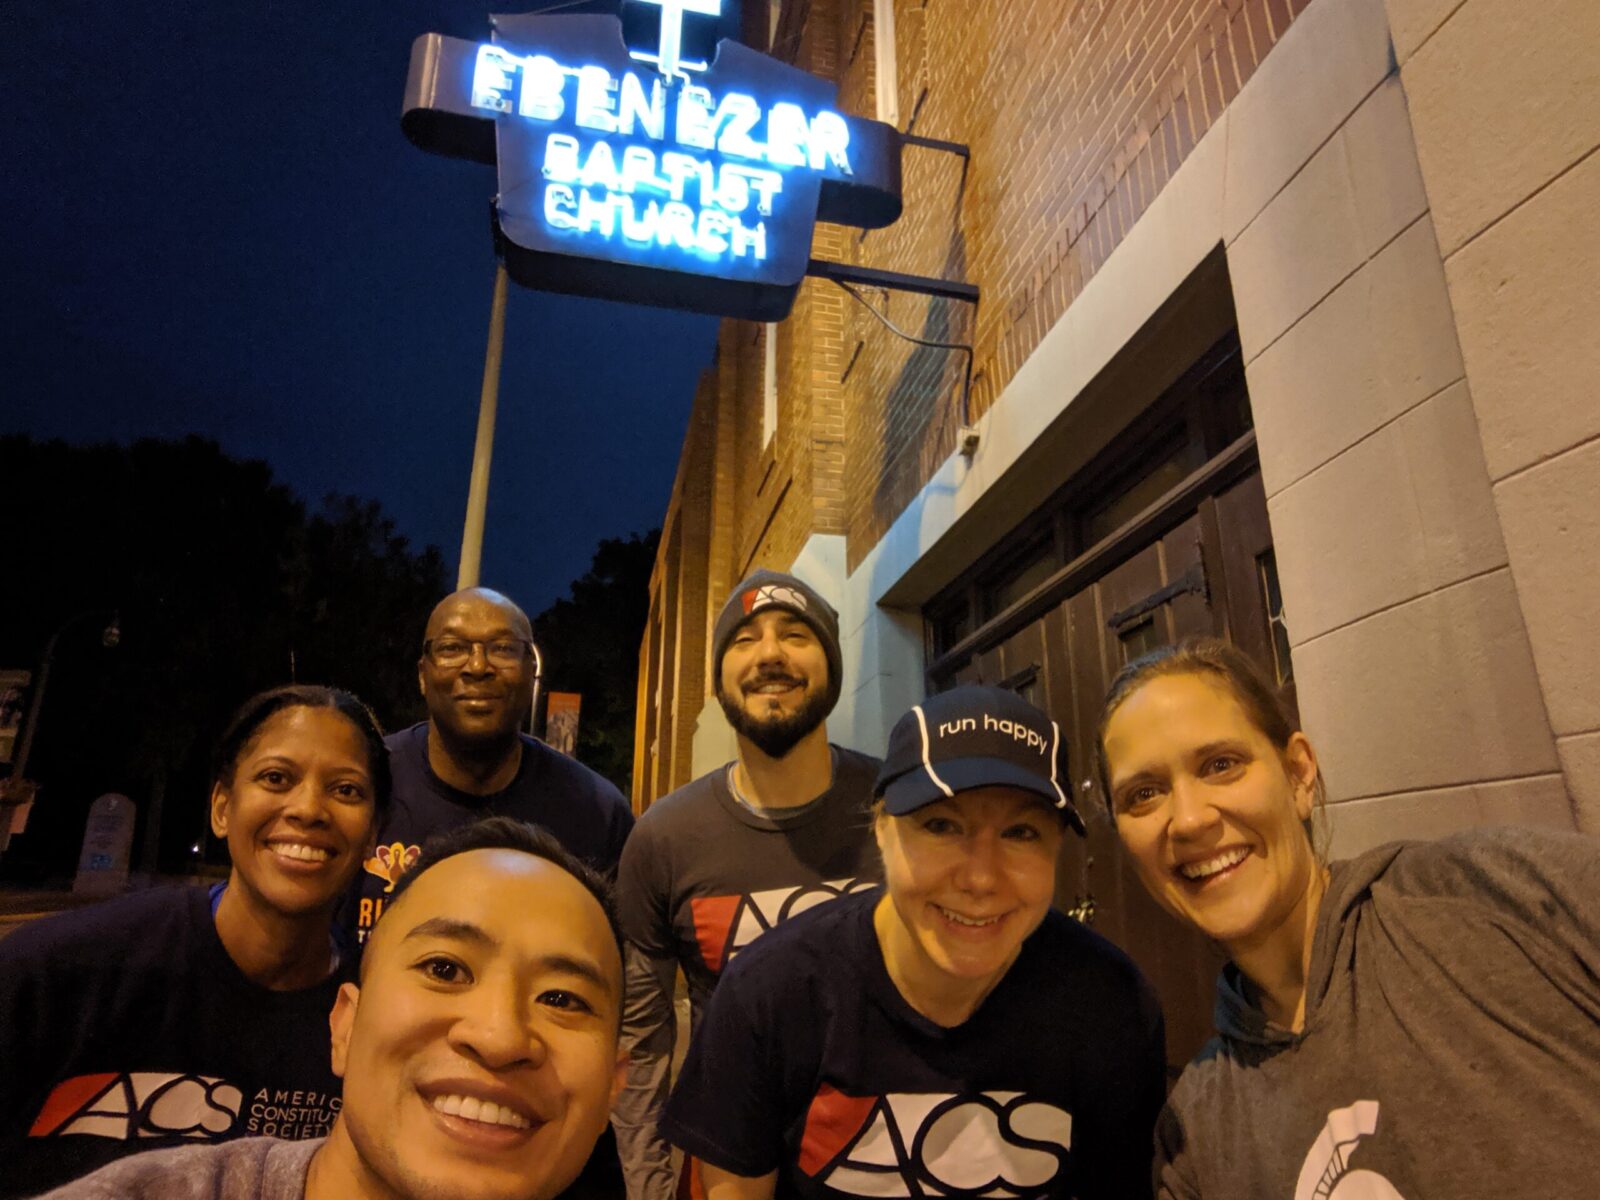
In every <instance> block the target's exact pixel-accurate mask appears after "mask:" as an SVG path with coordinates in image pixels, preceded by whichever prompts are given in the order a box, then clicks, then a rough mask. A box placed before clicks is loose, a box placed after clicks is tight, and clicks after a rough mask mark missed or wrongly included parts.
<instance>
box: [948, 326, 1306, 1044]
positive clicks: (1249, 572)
mask: <svg viewBox="0 0 1600 1200" xmlns="http://www.w3.org/2000/svg"><path fill="white" fill-rule="evenodd" d="M926 614H927V619H928V636H929V642H930V646H929V650H930V661H931V664H932V665H931V666H930V668H929V679H928V683H929V687H930V689H931V690H935V691H937V690H943V689H945V688H948V687H952V686H954V685H956V684H958V683H968V682H984V683H993V684H1000V685H1002V686H1006V687H1010V688H1012V689H1013V690H1015V691H1017V692H1019V693H1021V694H1022V695H1024V696H1025V697H1027V698H1028V699H1030V700H1031V701H1032V702H1033V703H1035V704H1038V705H1039V706H1040V707H1042V708H1044V709H1045V710H1046V711H1047V712H1049V713H1050V714H1051V715H1052V716H1053V717H1054V718H1055V719H1056V720H1057V721H1059V722H1060V724H1061V726H1062V730H1063V734H1064V736H1065V737H1066V738H1067V743H1068V748H1069V749H1068V754H1069V762H1070V764H1071V770H1072V774H1073V781H1074V787H1075V789H1076V792H1077V799H1078V802H1079V806H1080V808H1081V809H1082V810H1083V811H1084V815H1085V817H1086V818H1087V819H1088V820H1089V836H1088V837H1087V838H1086V839H1084V840H1082V841H1079V840H1077V839H1072V840H1070V841H1069V843H1068V845H1067V846H1066V848H1065V850H1064V852H1063V859H1062V862H1061V871H1060V876H1059V880H1060V882H1059V887H1058V895H1057V903H1058V904H1059V905H1060V906H1061V907H1062V908H1064V909H1066V910H1068V911H1074V912H1076V913H1078V914H1079V915H1085V916H1088V915H1090V909H1091V908H1092V917H1091V919H1092V921H1093V924H1094V926H1095V928H1096V929H1097V930H1099V931H1100V932H1101V933H1103V934H1105V935H1106V936H1107V937H1109V938H1111V940H1113V941H1114V942H1116V943H1117V944H1118V945H1120V946H1122V947H1123V948H1124V949H1125V950H1127V951H1128V953H1129V954H1131V955H1132V956H1133V958H1134V959H1135V960H1136V961H1137V962H1138V963H1139V965H1140V967H1141V968H1142V969H1143V970H1144V971H1145V973H1146V974H1147V975H1148V976H1149V977H1150V979H1151V982H1152V983H1153V984H1154V985H1155V987H1156V989H1157V991H1158V992H1159V994H1160V996H1161V1000H1162V1004H1163V1006H1164V1008H1165V1010H1166V1015H1167V1049H1168V1062H1169V1065H1170V1067H1171V1069H1172V1072H1173V1074H1174V1076H1175V1075H1176V1073H1177V1071H1178V1070H1180V1069H1181V1068H1182V1067H1183V1065H1184V1064H1186V1063H1187V1062H1188V1061H1189V1059H1190V1058H1192V1057H1193V1055H1194V1053H1195V1052H1196V1051H1197V1050H1198V1049H1199V1048H1200V1046H1201V1044H1202V1043H1204V1041H1205V1040H1206V1039H1207V1038H1208V1037H1210V1035H1211V1028H1212V1026H1211V1009H1212V996H1213V987H1214V982H1215V979H1216V973H1217V970H1218V969H1219V968H1220V966H1221V964H1222V961H1223V959H1222V956H1221V954H1220V952H1219V951H1218V950H1217V949H1216V948H1215V947H1213V946H1212V945H1211V944H1210V943H1209V942H1207V941H1205V940H1204V939H1203V938H1200V937H1199V936H1197V935H1195V934H1193V933H1191V932H1189V931H1187V930H1186V929H1184V928H1183V927H1181V926H1180V925H1179V924H1178V923H1177V922H1176V921H1175V920H1173V919H1172V918H1171V917H1169V916H1168V915H1167V914H1166V913H1165V912H1163V911H1162V910H1161V909H1160V908H1158V907H1157V906H1156V904H1155V902H1154V901H1153V900H1151V899H1150V898H1149V897H1148V896H1147V895H1146V893H1145V891H1144V888H1143V887H1142V886H1141V885H1140V883H1139V881H1138V879H1137V877H1136V876H1135V874H1134V872H1133V870H1132V868H1131V866H1129V865H1128V863H1127V862H1126V861H1125V858H1124V856H1123V854H1122V851H1121V846H1120V843H1119V842H1118V840H1117V836H1116V831H1115V829H1114V827H1113V825H1112V823H1111V820H1110V818H1109V816H1108V815H1107V814H1106V811H1105V804H1104V800H1103V798H1102V797H1101V796H1100V792H1099V787H1098V785H1097V784H1096V783H1095V782H1094V779H1093V774H1094V769H1093V762H1094V753H1093V752H1094V746H1093V740H1094V733H1095V723H1096V720H1097V718H1098V715H1099V709H1100V704H1101V700H1102V698H1103V697H1104V695H1105V690H1106V687H1107V685H1108V684H1109V683H1110V681H1111V678H1112V676H1113V675H1115V674H1116V672H1117V671H1118V669H1120V668H1121V667H1122V666H1123V664H1124V663H1126V662H1127V661H1129V660H1130V659H1132V658H1135V657H1137V656H1138V655H1140V654H1143V653H1144V652H1145V651H1147V650H1150V649H1153V648H1155V647H1157V646H1160V645H1165V644H1167V643H1170V642H1173V641H1176V640H1178V639H1180V638H1182V637H1185V636H1190V635H1195V634H1204V635H1210V636H1216V637H1223V638H1227V639H1228V640H1230V641H1232V642H1234V643H1235V644H1236V645H1238V646H1240V647H1241V648H1242V649H1244V650H1245V651H1246V652H1247V653H1249V654H1250V655H1251V656H1252V657H1253V658H1255V659H1256V661H1257V662H1259V663H1260V664H1261V665H1262V666H1263V667H1264V668H1266V669H1267V670H1268V671H1269V672H1272V673H1273V674H1274V676H1275V677H1276V678H1277V679H1278V681H1279V682H1280V683H1281V684H1283V685H1284V687H1285V691H1286V693H1287V695H1288V698H1289V700H1290V703H1291V704H1292V703H1293V700H1294V696H1293V675H1292V670H1291V668H1290V665H1289V655H1288V639H1287V634H1286V632H1285V630H1284V624H1283V613H1282V607H1281V602H1280V600H1279V596H1278V585H1277V574H1276V563H1275V561H1274V558H1273V554H1272V535H1271V530H1270V528H1269V526H1268V523H1267V507H1266V497H1265V493H1264V491H1263V488H1262V483H1261V472H1260V468H1259V466H1258V464H1257V459H1256V449H1255V434H1254V432H1253V431H1252V430H1250V428H1249V403H1248V397H1247V396H1246V394H1245V389H1244V373H1243V370H1242V368H1241V366H1240V365H1239V355H1238V343H1237V340H1236V339H1234V338H1232V337H1231V336H1230V337H1229V338H1225V339H1224V340H1223V341H1222V342H1220V343H1218V345H1217V346H1215V347H1213V348H1212V350H1211V351H1210V352H1208V353H1207V354H1206V355H1205V356H1203V358H1202V359H1201V360H1200V361H1199V362H1197V363H1196V364H1195V366H1194V368H1193V369H1192V370H1191V371H1190V372H1189V373H1187V374H1186V375H1185V376H1184V378H1183V379H1181V380H1180V381H1179V382H1178V383H1177V384H1175V385H1174V387H1173V388H1172V389H1170V390H1169V391H1168V393H1166V394H1164V395H1163V396H1162V398H1161V399H1160V400H1159V401H1157V403H1156V404H1155V405H1153V406H1152V407H1151V409H1150V411H1148V412H1147V413H1145V414H1143V415H1142V416H1141V417H1140V418H1139V419H1138V420H1137V421H1135V422H1134V423H1133V424H1132V425H1131V426H1130V428H1129V429H1128V430H1127V431H1125V433H1124V435H1122V436H1120V437H1119V438H1118V439H1116V440H1115V441H1114V442H1113V443H1112V444H1111V445H1110V446H1108V447H1107V449H1106V451H1105V452H1104V453H1103V454H1101V455H1100V456H1099V457H1097V458H1096V459H1095V460H1094V462H1093V463H1091V464H1090V466H1089V467H1088V468H1087V469H1086V470H1085V471H1083V472H1081V473H1080V474H1079V475H1078V476H1077V477H1075V478H1074V479H1073V480H1072V481H1071V482H1070V483H1069V484H1068V485H1067V486H1066V487H1064V488H1063V489H1062V490H1061V492H1059V493H1058V495H1057V496H1056V497H1055V498H1054V499H1053V500H1052V501H1051V503H1049V504H1047V505H1046V506H1045V507H1044V508H1043V509H1041V510H1040V512H1037V513H1035V514H1034V516H1033V517H1031V518H1029V520H1028V521H1027V522H1025V523H1024V524H1023V525H1021V526H1019V528H1018V529H1017V531H1016V532H1015V533H1014V534H1013V535H1012V536H1010V537H1008V538H1007V539H1005V541H1004V543H1003V544H1002V545H1000V546H998V547H996V549H995V550H994V551H992V552H991V553H990V554H988V555H986V556H985V557H984V559H983V560H982V561H981V562H980V563H978V564H977V565H976V566H975V567H974V568H973V569H972V570H971V571H969V572H968V573H967V574H966V575H965V576H963V578H962V579H960V580H958V581H956V583H955V584H953V585H952V586H951V587H950V588H947V589H946V590H945V592H944V593H942V594H941V595H940V596H939V597H936V598H935V600H934V601H933V602H932V603H931V604H930V605H929V606H928V608H927V610H926Z"/></svg>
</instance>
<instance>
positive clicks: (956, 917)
mask: <svg viewBox="0 0 1600 1200" xmlns="http://www.w3.org/2000/svg"><path fill="white" fill-rule="evenodd" d="M934 907H935V908H936V909H938V910H939V913H940V915H941V916H943V917H944V918H945V920H947V921H949V922H951V923H952V924H954V925H963V926H965V927H966V928H968V929H987V928H988V927H989V926H991V925H997V924H999V922H1000V916H1004V915H1005V914H1004V913H1002V914H1000V916H995V917H965V916H962V915H961V914H960V913H958V912H954V911H952V910H951V909H948V908H946V907H945V906H944V905H942V904H935V905H934Z"/></svg>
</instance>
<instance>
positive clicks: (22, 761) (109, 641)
mask: <svg viewBox="0 0 1600 1200" xmlns="http://www.w3.org/2000/svg"><path fill="white" fill-rule="evenodd" d="M107 612H110V614H111V621H110V623H109V624H107V625H106V627H105V628H104V629H102V630H101V631H100V644H101V645H102V646H104V647H105V648H106V649H107V650H110V649H114V648H115V647H116V646H117V645H118V644H119V643H120V642H121V641H122V614H121V613H120V612H118V611H117V610H116V609H104V608H90V609H85V610H84V611H83V612H81V613H77V614H75V615H73V616H70V617H68V618H67V619H66V620H65V621H63V622H62V623H61V625H60V627H59V628H58V629H57V630H56V631H55V632H54V633H52V634H51V635H50V640H49V641H48V642H46V643H45V644H44V653H43V654H42V655H41V656H40V657H39V675H38V678H37V680H36V681H35V682H34V685H33V698H32V699H31V700H30V701H29V703H28V717H27V723H26V724H24V725H23V727H22V739H21V741H20V742H19V743H18V745H17V754H16V758H15V759H14V760H13V762H12V765H11V776H10V778H9V779H7V780H4V781H0V783H4V784H9V785H10V786H9V787H0V854H4V853H5V851H6V847H7V846H9V845H10V844H11V814H12V812H13V811H14V810H15V809H17V808H18V807H20V806H21V805H22V804H24V803H26V802H27V799H28V798H29V797H31V794H32V789H31V788H30V787H28V786H27V771H28V754H29V752H31V751H32V750H33V735H34V733H35V732H37V731H38V728H39V710H40V709H41V708H43V707H44V689H45V687H46V685H47V684H49V682H50V664H51V663H52V662H54V661H55V656H56V643H57V642H59V641H60V640H61V635H62V634H64V633H66V632H67V630H69V629H71V628H72V627H73V626H74V625H76V624H78V622H80V621H86V620H88V619H89V618H91V617H103V616H105V615H106V613H107Z"/></svg>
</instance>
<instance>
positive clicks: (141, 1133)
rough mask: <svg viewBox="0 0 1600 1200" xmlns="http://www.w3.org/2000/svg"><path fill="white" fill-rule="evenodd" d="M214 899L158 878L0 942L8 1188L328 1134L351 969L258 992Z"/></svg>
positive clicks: (1, 1138)
mask: <svg viewBox="0 0 1600 1200" xmlns="http://www.w3.org/2000/svg"><path fill="white" fill-rule="evenodd" d="M211 910H212V903H211V897H210V896H209V895H208V894H207V889H205V888H199V887H195V888H161V889H156V890H152V891H148V892H136V893H134V894H132V895H128V896H122V897H119V898H117V899H115V900H108V901H105V902H104V903H101V904H95V905H92V906H90V907H88V908H83V909H79V910H78V911H76V912H72V913H66V914H62V915H60V916H56V917H48V918H45V919H43V920H39V921H35V922H33V923H31V924H29V925H26V926H24V927H23V928H22V929H19V930H18V931H17V932H15V933H13V934H11V935H10V936H9V937H7V938H6V939H5V940H4V941H0V1196H8V1197H9V1196H32V1195H36V1194H38V1193H39V1192H43V1191H46V1190H48V1189H49V1188H51V1187H54V1186H55V1185H57V1184H60V1183H63V1182H65V1181H66V1180H69V1179H73V1178H76V1177H78V1176H80V1175H84V1174H87V1173H88V1172H89V1171H92V1170H94V1169H96V1168H98V1167H100V1166H103V1165H105V1164H106V1163H108V1162H110V1161H112V1160H113V1159H115V1158H120V1157H121V1156H123V1155H126V1154H132V1153H134V1152H135V1151H140V1150H151V1149H158V1148H160V1147H163V1146H180V1145H191V1144H193V1143H195V1142H211V1141H223V1140H227V1139H231V1138H237V1137H250V1136H260V1135H270V1136H273V1137H282V1138H315V1137H322V1136H323V1135H324V1134H326V1133H327V1132H328V1129H329V1127H330V1126H331V1125H332V1124H333V1119H334V1117H335V1115H337V1113H338V1111H339V1090H340V1084H339V1080H338V1079H337V1078H336V1077H335V1076H334V1074H333V1069H332V1066H331V1065H330V1061H329V1059H330V1047H329V1040H330V1039H329V1033H328V1013H329V1011H330V1010H331V1009H332V1008H333V1001H334V997H335V995H336V994H337V992H338V989H339V984H340V982H341V980H342V979H344V978H347V977H349V974H350V968H351V964H350V963H349V961H348V960H347V961H346V964H345V966H344V968H343V969H342V970H341V971H339V972H336V973H335V974H334V975H333V976H332V977H330V978H329V979H327V980H324V981H323V982H322V983H319V984H317V985H315V986H313V987H308V988H301V989H299V990H295V991H282V992H280V991H272V990H270V989H268V988H264V987H261V986H260V985H259V984H256V983H253V982H251V981H250V980H249V979H247V978H246V977H245V975H244V973H243V972H242V971H240V970H239V968H238V966H237V964H235V963H234V961H233V959H232V958H230V957H229V956H228V952H227V950H226V949H225V948H224V946H223V945H222V939H221V938H220V937H218V936H217V929H216V924H215V922H214V921H213V919H212V915H211Z"/></svg>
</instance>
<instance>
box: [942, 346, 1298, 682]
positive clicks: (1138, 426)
mask: <svg viewBox="0 0 1600 1200" xmlns="http://www.w3.org/2000/svg"><path fill="white" fill-rule="evenodd" d="M1251 423H1252V421H1251V413H1250V401H1249V395H1248V392H1247V390H1246V387H1245V377H1244V369H1243V367H1242V365H1241V361H1240V351H1239V340H1238V337H1237V335H1236V334H1234V333H1229V334H1228V335H1227V336H1225V337H1223V338H1222V339H1221V340H1220V341H1218V342H1217V343H1216V344H1215V345H1214V346H1212V347H1211V348H1210V349H1209V350H1208V351H1206V352H1205V353H1204V354H1202V355H1201V356H1200V357H1199V359H1198V360H1197V361H1196V362H1195V363H1194V365H1193V366H1191V367H1190V369H1189V370H1188V371H1186V372H1185V373H1184V374H1183V376H1182V377H1180V378H1179V379H1178V380H1177V381H1176V382H1175V383H1173V384H1172V386H1171V387H1169V388H1168V389H1167V390H1166V391H1165V392H1163V393H1162V395H1161V396H1160V397H1159V398H1158V399H1157V400H1156V401H1155V402H1154V403H1153V404H1152V405H1151V406H1150V407H1149V408H1148V409H1146V410H1145V411H1144V412H1143V413H1141V414H1140V415H1139V416H1138V417H1136V418H1135V419H1134V420H1133V421H1132V422H1130V423H1129V425H1128V427H1127V428H1125V429H1124V430H1123V432H1122V433H1121V434H1119V435H1118V436H1117V437H1115V438H1113V439H1112V441H1111V442H1110V444H1109V445H1107V447H1106V448H1105V449H1104V450H1103V451H1102V452H1101V453H1100V454H1099V455H1097V456H1096V458H1095V460H1094V461H1092V462H1091V463H1090V464H1089V465H1088V466H1087V467H1086V468H1085V469H1084V470H1082V471H1081V472H1079V473H1078V474H1077V475H1076V476H1075V477H1074V478H1073V479H1072V481H1071V482H1069V483H1068V484H1066V485H1065V486H1064V487H1062V488H1061V490H1060V491H1058V492H1057V493H1056V494H1055V495H1054V496H1052V497H1051V498H1050V499H1049V500H1047V501H1046V502H1045V503H1044V504H1043V505H1041V506H1040V507H1039V509H1037V510H1036V511H1035V512H1034V514H1033V516H1032V517H1030V518H1029V519H1028V520H1026V521H1024V522H1022V523H1021V524H1020V525H1019V526H1018V527H1017V528H1016V529H1014V530H1013V531H1012V532H1011V533H1010V534H1008V535H1007V536H1006V538H1005V539H1004V540H1003V541H1002V542H1001V543H1000V544H999V545H997V546H996V547H994V549H992V550H990V551H989V552H988V553H987V554H985V555H984V556H983V557H982V558H981V559H980V560H979V561H978V562H977V563H975V564H973V566H972V567H971V568H969V570H968V571H967V572H966V573H965V574H964V575H963V577H962V578H961V579H960V580H959V581H958V582H957V583H955V584H954V585H952V586H951V587H950V588H948V589H946V591H945V592H944V593H943V594H941V595H940V596H938V597H936V598H935V599H934V600H933V601H932V602H931V603H930V604H929V605H928V607H927V608H926V609H925V610H924V617H925V621H926V643H927V649H928V657H929V661H930V662H937V661H938V660H939V659H940V658H941V657H942V656H944V655H946V654H948V653H949V652H950V651H951V650H952V649H954V648H955V647H956V646H958V645H959V644H960V643H961V642H962V640H963V639H966V638H970V637H971V636H972V635H973V634H974V633H977V632H979V631H981V630H985V629H987V628H989V627H990V626H991V625H992V623H994V622H996V620H997V619H998V618H1000V617H1001V615H1002V614H1004V613H1005V612H1006V611H1007V610H1008V609H1010V608H1012V606H1014V605H1016V604H1017V603H1018V602H1019V601H1021V600H1023V599H1024V598H1025V597H1027V596H1028V595H1030V594H1031V593H1033V592H1034V591H1035V590H1036V589H1038V588H1039V587H1040V586H1041V585H1043V584H1046V583H1048V582H1049V581H1050V580H1051V579H1052V578H1054V577H1055V576H1056V575H1057V574H1058V573H1059V572H1060V571H1061V570H1062V569H1063V568H1064V567H1065V566H1066V565H1067V564H1068V563H1070V562H1072V561H1073V560H1074V559H1076V558H1078V557H1079V556H1081V555H1083V554H1085V553H1086V552H1087V551H1089V550H1090V549H1092V548H1093V547H1095V546H1097V545H1099V544H1100V543H1101V542H1104V541H1105V540H1106V539H1107V538H1112V537H1115V536H1118V535H1119V534H1125V532H1126V531H1127V530H1128V529H1129V527H1130V525H1131V524H1132V523H1133V522H1134V520H1135V518H1137V517H1139V516H1140V514H1141V513H1143V512H1145V510H1147V509H1149V508H1150V507H1151V506H1152V505H1154V504H1156V503H1157V502H1158V501H1160V500H1162V498H1163V497H1165V496H1167V495H1168V494H1169V493H1170V492H1172V490H1173V489H1174V488H1176V487H1177V486H1179V485H1180V484H1182V483H1183V482H1184V481H1185V480H1186V479H1188V478H1189V477H1190V476H1192V475H1193V474H1194V472H1196V471H1197V470H1199V469H1201V468H1203V467H1204V466H1205V464H1206V463H1207V462H1208V461H1209V460H1210V459H1212V458H1213V457H1214V456H1216V455H1217V454H1219V453H1221V452H1222V451H1223V450H1224V449H1226V448H1227V447H1228V446H1229V445H1230V444H1232V443H1233V442H1234V441H1235V440H1236V439H1238V438H1239V437H1241V436H1243V435H1244V434H1245V433H1246V432H1247V431H1248V430H1249V429H1250V427H1251ZM1261 578H1262V586H1263V587H1267V586H1268V582H1267V581H1268V579H1269V578H1270V581H1271V583H1270V587H1271V589H1272V591H1271V594H1272V596H1274V597H1275V596H1276V587H1277V574H1276V570H1275V568H1274V567H1273V566H1272V565H1271V564H1264V565H1263V566H1262V576H1261ZM1274 605H1275V602H1274V601H1270V600H1269V611H1273V612H1280V613H1281V608H1278V607H1275V606H1274ZM1280 626H1281V622H1274V631H1275V633H1276V632H1277V631H1278V630H1279V628H1280ZM1160 635H1161V630H1160V628H1159V627H1158V623H1157V622H1155V621H1154V620H1153V619H1145V620H1141V621H1138V622H1136V623H1134V624H1132V625H1130V626H1128V627H1127V628H1122V629H1118V630H1116V631H1115V636H1116V638H1117V640H1118V642H1119V643H1120V652H1121V653H1122V655H1123V660H1124V661H1127V660H1128V659H1131V658H1136V657H1138V656H1139V655H1140V654H1142V653H1144V652H1145V651H1146V650H1149V649H1152V648H1153V647H1154V646H1156V645H1159V644H1160V640H1159V639H1160ZM1282 641H1283V650H1282V656H1283V657H1282V661H1283V662H1285V663H1287V661H1288V641H1287V635H1283V636H1282Z"/></svg>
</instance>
